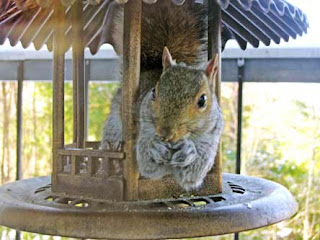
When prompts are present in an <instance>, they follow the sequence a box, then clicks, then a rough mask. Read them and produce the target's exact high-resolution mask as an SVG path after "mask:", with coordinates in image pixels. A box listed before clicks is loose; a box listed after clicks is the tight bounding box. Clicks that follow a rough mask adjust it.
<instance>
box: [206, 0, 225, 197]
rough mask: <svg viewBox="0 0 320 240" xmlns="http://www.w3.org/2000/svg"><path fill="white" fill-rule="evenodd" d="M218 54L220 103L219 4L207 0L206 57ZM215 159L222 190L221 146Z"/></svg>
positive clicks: (217, 81) (216, 84) (215, 171)
mask: <svg viewBox="0 0 320 240" xmlns="http://www.w3.org/2000/svg"><path fill="white" fill-rule="evenodd" d="M216 54H219V71H218V73H217V75H216V79H215V81H216V82H215V93H216V96H217V99H218V102H219V103H220V98H221V5H220V1H219V0H208V59H209V60H210V59H212V58H213V57H215V55H216ZM218 149H219V151H218V153H217V156H216V159H215V167H214V169H213V171H214V174H215V175H216V176H219V183H218V185H219V191H220V192H221V191H222V173H221V171H222V163H221V146H219V148H218Z"/></svg>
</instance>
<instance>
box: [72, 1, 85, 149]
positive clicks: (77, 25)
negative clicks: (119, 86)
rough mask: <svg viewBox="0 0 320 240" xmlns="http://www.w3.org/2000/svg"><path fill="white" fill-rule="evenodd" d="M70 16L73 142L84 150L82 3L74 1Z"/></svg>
mask: <svg viewBox="0 0 320 240" xmlns="http://www.w3.org/2000/svg"><path fill="white" fill-rule="evenodd" d="M71 11H72V12H71V14H72V20H71V21H72V65H73V66H72V68H73V71H72V73H73V75H72V78H73V142H74V143H76V147H77V148H84V145H85V144H84V143H85V142H84V141H85V137H84V130H85V116H86V115H85V102H86V101H85V82H84V80H85V79H84V44H83V36H84V34H83V17H82V15H83V3H82V1H75V2H74V3H73V5H72V9H71Z"/></svg>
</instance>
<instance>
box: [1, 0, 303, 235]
mask: <svg viewBox="0 0 320 240" xmlns="http://www.w3.org/2000/svg"><path fill="white" fill-rule="evenodd" d="M161 1H164V0H161ZM8 2H9V3H10V4H11V5H10V4H9V3H8V4H7V5H5V4H3V6H2V5H1V4H0V9H1V8H3V9H10V11H6V12H5V13H4V14H2V13H1V12H0V13H1V15H0V27H1V29H0V38H1V39H0V40H1V41H0V42H3V41H4V40H5V39H6V38H8V39H9V40H10V42H11V44H12V45H15V44H16V43H18V42H19V41H21V43H22V45H23V46H24V47H27V46H28V45H29V44H30V43H31V42H33V43H34V44H35V47H36V48H40V47H41V46H42V45H43V44H47V46H48V48H49V50H53V52H54V58H53V146H52V148H53V172H52V175H51V177H38V178H32V179H26V180H21V181H17V182H14V183H9V184H7V185H4V186H2V187H0V224H1V225H3V226H7V227H10V228H15V229H18V230H21V231H29V232H36V233H42V234H50V235H59V236H66V237H78V238H104V239H106V238H107V239H163V238H185V237H200V236H213V235H219V234H226V233H234V232H241V231H245V230H249V229H255V228H259V227H264V226H268V225H270V224H273V223H277V222H279V221H282V220H284V219H288V218H290V217H291V216H292V215H293V214H295V213H296V211H297V204H296V202H295V200H294V198H293V197H292V195H291V194H290V193H289V192H288V190H287V189H286V188H284V187H283V186H281V185H279V184H277V183H274V182H271V181H268V180H264V179H260V178H254V177H247V176H241V175H236V174H222V173H221V157H220V154H218V156H217V158H216V161H215V166H214V167H213V170H212V171H211V172H210V173H209V174H208V176H207V177H206V179H205V183H204V185H203V187H202V188H201V189H199V190H198V191H194V192H192V193H186V192H184V191H183V190H182V189H181V188H180V187H179V186H178V185H177V184H176V183H175V182H174V180H173V179H172V178H171V177H166V178H163V179H161V180H157V181H155V180H150V179H144V178H141V177H140V176H139V173H138V170H137V164H136V160H135V152H134V150H133V149H134V144H135V143H134V141H133V140H134V139H135V136H136V124H135V121H134V116H133V114H132V106H133V104H134V103H135V100H136V93H137V92H138V91H139V84H140V85H143V83H139V75H140V48H141V39H140V36H141V17H142V14H143V12H142V4H143V1H142V0H126V1H124V0H118V1H112V0H90V1H87V2H85V3H83V2H82V1H74V0H61V2H60V1H51V0H36V1H35V0H26V1H23V0H11V1H8ZM144 2H146V3H147V4H154V5H150V6H151V7H152V6H154V7H156V6H157V3H156V2H157V1H156V0H151V1H150V0H146V1H144ZM173 2H174V3H175V4H177V5H183V3H184V2H185V1H181V0H179V1H178V0H176V1H173ZM198 2H199V1H198ZM199 4H201V3H199ZM12 6H13V7H12ZM122 6H124V16H125V17H124V39H123V41H124V44H123V45H124V46H125V47H124V49H123V80H122V89H123V91H122V94H123V95H122V103H123V105H122V119H124V120H123V134H122V135H123V142H124V144H121V145H119V147H118V148H117V149H113V150H112V151H111V150H102V149H99V142H86V141H85V133H84V129H85V127H86V126H85V121H84V119H85V116H86V115H85V112H86V109H85V107H84V106H85V104H84V103H85V83H84V74H85V72H84V49H85V47H89V48H90V50H91V52H92V53H96V52H97V51H98V49H99V47H100V46H101V45H102V44H103V43H111V44H112V43H113V42H112V41H113V40H112V39H111V37H110V32H111V30H112V18H113V17H114V16H115V13H116V12H117V11H119V9H120V8H121V7H122ZM207 6H208V15H209V18H208V19H209V20H208V26H209V29H208V57H209V58H211V57H212V56H214V55H215V54H216V53H218V54H219V56H220V53H221V48H222V49H223V48H224V45H225V43H226V41H227V40H228V39H236V40H237V42H238V43H239V45H240V47H241V48H242V49H245V48H246V45H247V42H249V43H250V44H251V45H253V46H254V47H258V45H259V42H263V43H264V44H266V45H269V44H270V42H271V41H274V42H276V43H279V42H280V39H284V40H288V39H289V37H290V36H291V37H293V38H295V37H296V36H297V35H298V34H299V35H301V34H302V33H303V32H306V30H307V27H308V22H307V18H306V16H305V15H304V14H303V13H302V12H301V11H300V10H299V9H297V8H295V7H294V6H292V5H290V4H289V3H287V2H286V1H284V0H278V1H273V0H271V1H267V0H255V1H250V0H245V1H240V0H223V1H221V3H220V2H219V1H215V0H213V1H208V4H207ZM26 12H28V14H27V13H26ZM19 24H22V25H20V26H19V27H17V25H19ZM24 27H25V28H24ZM21 29H24V31H22V30H21ZM7 30H10V31H9V32H8V31H7ZM70 46H72V49H73V100H74V103H73V104H74V105H73V107H74V124H73V125H74V131H73V132H74V138H73V143H72V144H65V142H64V54H65V52H66V51H67V50H68V48H69V47H70ZM220 75H221V74H220V73H219V74H218V75H217V79H216V86H217V87H216V94H217V96H218V98H219V96H220V83H221V76H220ZM26 219H29V221H26ZM31 220H32V221H31Z"/></svg>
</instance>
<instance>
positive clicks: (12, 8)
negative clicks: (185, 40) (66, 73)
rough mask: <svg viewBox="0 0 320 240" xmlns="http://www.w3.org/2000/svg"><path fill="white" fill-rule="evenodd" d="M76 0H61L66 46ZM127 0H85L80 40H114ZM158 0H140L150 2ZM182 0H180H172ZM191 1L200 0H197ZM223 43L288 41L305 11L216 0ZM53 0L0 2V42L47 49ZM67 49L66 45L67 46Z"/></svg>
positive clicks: (301, 26)
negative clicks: (116, 19)
mask: <svg viewBox="0 0 320 240" xmlns="http://www.w3.org/2000/svg"><path fill="white" fill-rule="evenodd" d="M74 1H75V0H61V2H62V3H63V5H65V6H66V14H67V27H66V35H67V41H68V40H69V42H67V48H69V47H70V45H71V41H70V39H71V38H70V37H68V36H69V35H70V34H71V31H70V30H71V17H70V16H71V14H70V13H71V11H70V8H71V5H72V3H73V2H74ZM127 1H128V0H87V1H85V4H84V7H83V11H84V21H85V23H84V42H85V45H86V46H87V47H89V48H90V51H91V52H92V53H93V54H95V53H96V52H97V51H98V49H99V48H100V46H101V45H102V44H104V43H110V44H113V42H112V39H111V31H112V27H113V26H112V23H113V21H111V20H112V18H113V17H114V16H115V14H116V12H117V11H118V10H119V6H120V5H121V4H119V3H125V2H127ZM156 1H157V0H144V2H146V3H149V4H152V3H155V2H156ZM172 1H173V2H174V3H175V4H178V5H179V4H183V2H184V0H172ZM196 2H202V1H201V0H200V1H199V0H198V1H196ZM221 6H222V44H223V45H224V44H225V43H226V42H227V41H228V40H229V39H235V40H236V41H237V42H238V44H239V46H240V47H241V49H246V47H247V43H250V44H251V45H252V46H253V47H258V46H259V43H260V42H262V43H264V44H265V45H267V46H268V45H270V43H271V41H273V42H275V43H277V44H279V43H280V39H283V40H284V41H288V40H289V38H290V37H292V38H293V39H295V38H296V37H297V35H300V36H301V35H302V34H303V33H307V28H308V27H309V23H308V19H307V17H306V15H305V14H304V13H303V12H302V11H301V10H300V9H298V8H297V7H295V6H293V5H291V4H290V3H288V2H286V1H284V0H221ZM52 22H53V8H52V0H8V1H1V2H0V44H3V43H4V41H5V40H6V39H9V41H10V44H11V45H12V46H15V45H16V44H17V43H18V42H19V41H20V42H21V43H22V46H23V47H24V48H26V47H28V46H29V45H30V44H31V42H33V43H34V46H35V48H36V49H40V48H41V47H42V46H43V45H44V44H46V45H47V46H48V49H49V50H52V39H53V34H52V33H53V30H52ZM66 50H67V49H66Z"/></svg>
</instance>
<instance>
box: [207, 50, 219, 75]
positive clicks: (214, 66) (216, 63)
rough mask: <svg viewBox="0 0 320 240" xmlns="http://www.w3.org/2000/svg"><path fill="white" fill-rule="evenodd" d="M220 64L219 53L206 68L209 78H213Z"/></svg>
mask: <svg viewBox="0 0 320 240" xmlns="http://www.w3.org/2000/svg"><path fill="white" fill-rule="evenodd" d="M218 66H219V55H218V54H216V56H215V58H212V59H211V60H210V61H209V64H208V66H207V69H206V74H207V76H208V78H211V77H212V76H213V75H214V74H215V73H216V72H217V71H218Z"/></svg>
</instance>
